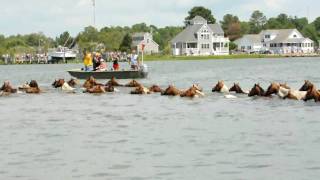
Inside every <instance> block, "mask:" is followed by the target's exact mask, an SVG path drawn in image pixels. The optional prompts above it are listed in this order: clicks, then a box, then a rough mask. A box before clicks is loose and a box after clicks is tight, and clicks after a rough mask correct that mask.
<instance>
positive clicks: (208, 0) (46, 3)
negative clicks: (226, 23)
mask: <svg viewBox="0 0 320 180" xmlns="http://www.w3.org/2000/svg"><path fill="white" fill-rule="evenodd" d="M95 1H96V27H97V28H102V27H105V26H131V25H133V24H136V23H141V22H145V23H147V24H153V25H156V26H158V27H165V26H171V25H172V26H182V25H183V20H184V18H185V17H186V16H187V15H188V11H189V10H190V9H191V8H192V7H194V6H204V7H206V8H208V9H210V10H211V11H212V13H213V15H214V17H215V18H216V19H217V20H218V21H220V20H221V19H222V18H223V16H224V15H225V14H227V13H229V14H234V15H237V16H238V17H239V18H240V20H248V19H249V18H250V15H251V13H252V12H253V11H254V10H260V11H262V12H263V13H264V14H265V15H266V16H267V17H268V18H269V17H274V16H277V15H278V14H280V13H286V14H288V15H292V16H298V17H308V19H309V20H310V21H313V20H314V19H315V18H316V17H318V16H320V13H319V11H318V10H317V9H318V8H319V7H320V0H95ZM0 3H1V4H0V34H4V35H5V36H9V35H15V34H28V33H37V32H42V33H44V34H45V35H47V36H50V37H56V36H58V35H59V34H61V33H62V32H64V31H69V32H70V33H71V34H72V35H76V34H77V33H79V32H80V31H82V30H83V28H84V27H86V26H89V25H93V7H92V0H0Z"/></svg>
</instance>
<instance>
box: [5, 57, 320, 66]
mask: <svg viewBox="0 0 320 180" xmlns="http://www.w3.org/2000/svg"><path fill="white" fill-rule="evenodd" d="M312 57H320V55H318V54H314V55H304V56H289V55H268V54H237V55H216V56H213V55H210V56H172V55H145V56H144V61H145V62H152V61H204V60H207V61H211V60H212V61H213V60H243V59H252V60H254V59H271V58H276V59H283V58H312ZM108 62H110V61H108ZM81 63H82V60H79V59H75V60H71V61H69V62H68V63H67V64H81ZM28 64H30V63H23V64H21V63H9V64H5V63H4V62H3V61H1V60H0V65H28ZM31 64H37V63H31ZM40 64H43V63H40ZM57 64H65V63H57Z"/></svg>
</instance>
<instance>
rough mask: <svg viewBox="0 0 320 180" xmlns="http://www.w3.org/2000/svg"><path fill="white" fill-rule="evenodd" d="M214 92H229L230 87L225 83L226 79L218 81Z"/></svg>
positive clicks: (213, 89)
mask: <svg viewBox="0 0 320 180" xmlns="http://www.w3.org/2000/svg"><path fill="white" fill-rule="evenodd" d="M212 92H221V93H228V92H229V89H228V88H227V86H226V85H225V84H224V81H218V83H217V84H216V85H215V86H214V88H212Z"/></svg>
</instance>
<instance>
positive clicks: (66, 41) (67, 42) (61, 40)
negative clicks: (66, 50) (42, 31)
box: [56, 31, 74, 47]
mask: <svg viewBox="0 0 320 180" xmlns="http://www.w3.org/2000/svg"><path fill="white" fill-rule="evenodd" d="M73 41H74V38H72V37H71V35H70V34H69V32H68V31H65V32H63V33H62V34H60V35H59V37H56V45H57V46H59V45H60V46H66V47H70V46H71V45H72V43H73Z"/></svg>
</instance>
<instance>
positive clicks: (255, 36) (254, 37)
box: [235, 34, 261, 43]
mask: <svg viewBox="0 0 320 180" xmlns="http://www.w3.org/2000/svg"><path fill="white" fill-rule="evenodd" d="M241 39H247V40H248V41H250V42H252V43H261V36H260V35H259V34H246V35H243V36H242V37H241V38H239V39H237V40H235V42H238V41H240V40H241Z"/></svg>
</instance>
